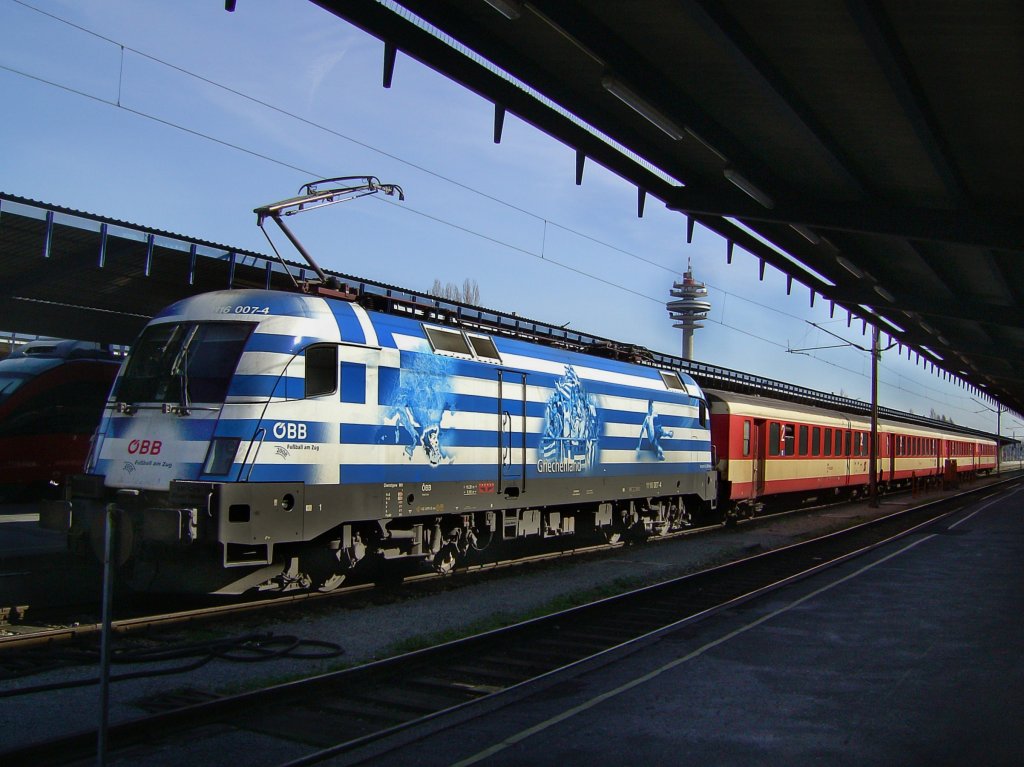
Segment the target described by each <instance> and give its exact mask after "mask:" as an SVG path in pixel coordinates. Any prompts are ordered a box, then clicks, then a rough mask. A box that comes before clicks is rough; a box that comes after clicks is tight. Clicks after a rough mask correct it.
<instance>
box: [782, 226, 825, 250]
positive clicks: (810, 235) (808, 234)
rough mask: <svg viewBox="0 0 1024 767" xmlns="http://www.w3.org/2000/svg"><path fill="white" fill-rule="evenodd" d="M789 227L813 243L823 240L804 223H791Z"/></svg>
mask: <svg viewBox="0 0 1024 767" xmlns="http://www.w3.org/2000/svg"><path fill="white" fill-rule="evenodd" d="M789 228H790V229H792V230H793V231H794V232H796V233H797V234H799V235H800V236H801V237H803V238H804V239H805V240H807V241H808V242H809V243H811V245H817V244H818V243H820V242H821V238H820V237H819V236H818V235H816V234H815V233H814V232H812V231H811V230H810V229H808V228H807V227H806V226H804V225H803V224H790V225H789Z"/></svg>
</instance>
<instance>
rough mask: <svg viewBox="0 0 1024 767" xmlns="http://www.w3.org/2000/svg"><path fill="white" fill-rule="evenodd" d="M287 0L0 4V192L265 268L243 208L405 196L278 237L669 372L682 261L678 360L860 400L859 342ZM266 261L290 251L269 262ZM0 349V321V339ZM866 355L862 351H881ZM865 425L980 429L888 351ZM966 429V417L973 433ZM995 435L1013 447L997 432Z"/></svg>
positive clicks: (615, 190)
mask: <svg viewBox="0 0 1024 767" xmlns="http://www.w3.org/2000/svg"><path fill="white" fill-rule="evenodd" d="M382 60H383V44H382V43H380V42H379V41H378V40H376V39H374V38H372V37H370V36H368V35H366V34H364V33H363V32H361V31H359V30H357V29H355V28H354V27H351V26H349V25H348V24H346V23H345V22H342V21H341V20H339V19H337V18H335V17H334V16H331V15H329V14H327V13H326V12H324V11H322V10H321V9H319V8H318V7H316V6H314V5H313V4H312V3H308V2H304V1H303V0H291V1H290V2H283V1H271V0H239V2H238V9H237V11H236V12H235V13H231V14H229V13H226V12H225V11H224V9H223V3H222V2H219V0H176V1H175V2H173V3H172V2H158V1H157V0H93V1H92V2H88V3H84V2H78V1H76V0H25V2H16V1H15V0H0V94H2V99H3V104H4V105H5V116H4V119H3V120H0V189H2V190H3V191H5V192H9V193H12V194H18V195H22V196H25V197H30V198H34V199H37V200H41V201H44V202H47V203H52V204H57V205H63V206H67V207H71V208H76V209H79V210H84V211H88V212H91V213H98V214H102V215H106V216H112V217H115V218H119V219H123V220H126V221H129V222H132V223H137V224H144V225H148V226H154V227H159V228H162V229H167V230H170V231H174V232H179V233H181V234H185V235H189V236H194V237H200V238H204V239H209V240H213V241H215V242H220V243H224V244H227V245H232V246H235V247H240V248H248V249H252V250H256V251H260V252H268V246H267V243H266V240H265V239H264V237H263V234H262V233H261V232H260V230H259V229H258V228H257V227H256V225H255V216H254V215H253V213H252V210H253V208H255V207H256V206H258V205H260V204H264V203H268V202H272V201H275V200H279V199H283V198H285V197H288V196H291V195H292V194H294V193H295V191H296V190H297V189H298V187H299V186H300V185H301V184H302V183H305V182H306V181H310V180H313V179H314V178H318V177H330V176H341V175H357V174H372V175H375V176H377V177H379V178H380V179H381V181H383V182H386V183H396V184H399V185H401V186H402V187H403V188H404V189H405V192H406V195H407V199H406V201H405V202H404V203H398V202H394V201H392V200H391V199H390V198H389V199H388V200H386V201H385V200H383V199H378V198H366V199H363V200H360V201H356V202H351V203H347V204H345V205H341V206H335V207H332V208H328V209H325V210H322V211H317V212H313V213H309V214H305V215H304V216H302V217H298V218H295V219H292V220H291V222H290V224H291V225H292V228H293V230H294V231H295V232H296V233H297V234H298V236H299V237H300V239H301V240H302V241H303V242H304V244H305V245H306V247H307V248H308V249H309V250H310V251H311V252H312V253H313V255H314V256H315V257H316V258H317V260H318V261H319V262H320V264H321V265H322V266H324V267H325V268H328V269H337V270H339V271H344V272H348V273H352V274H355V275H359V276H364V277H366V278H370V279H375V280H381V281H384V282H389V283H394V284H397V285H401V286H406V287H409V288H412V289H418V290H426V289H428V288H429V287H430V286H431V284H432V283H433V281H434V280H435V279H440V280H441V281H442V282H446V281H449V280H450V281H454V282H456V283H459V284H461V283H462V280H463V279H464V278H466V277H469V278H472V279H475V280H476V281H477V282H478V284H479V286H480V296H481V303H482V304H483V305H484V306H489V307H493V308H496V309H501V310H505V311H515V312H518V313H519V314H521V315H524V316H527V317H532V318H535V319H539V320H544V321H546V322H551V323H556V324H563V323H570V327H572V328H577V329H579V330H583V331H587V332H590V333H595V334H598V335H604V336H608V337H611V338H616V339H621V340H624V341H629V342H632V343H638V344H642V345H644V346H647V347H648V348H651V349H654V350H656V351H664V352H673V353H678V351H679V348H680V335H679V331H677V330H675V329H673V328H672V326H671V323H670V321H669V319H668V314H667V312H666V311H665V308H664V303H665V301H666V300H668V298H669V295H668V291H669V289H670V287H671V283H672V281H673V279H678V278H679V276H680V274H681V272H682V271H683V270H684V269H685V268H686V264H687V260H688V259H689V260H692V263H693V268H694V272H695V274H696V277H697V278H698V279H700V280H702V281H704V282H706V283H707V284H708V287H709V289H710V300H711V302H712V304H713V307H712V310H711V314H710V318H709V321H708V322H707V327H706V328H705V329H704V330H702V331H698V333H697V335H696V339H695V351H696V357H697V358H698V359H699V360H702V361H705V362H709V363H712V364H716V365H722V366H725V367H729V368H735V369H739V370H744V371H747V372H751V373H756V374H759V375H765V376H770V377H773V378H778V379H781V380H784V381H789V382H792V383H796V384H800V385H803V386H809V387H813V388H817V389H821V390H824V391H832V392H836V393H840V392H841V393H844V394H846V395H847V396H853V397H857V398H861V399H865V400H866V399H868V398H869V396H870V359H869V357H868V355H867V354H865V353H864V352H862V351H859V350H857V349H854V348H852V347H847V348H842V349H823V350H818V351H813V352H809V353H808V354H793V353H789V352H788V351H787V348H791V349H805V348H808V347H820V346H828V345H832V344H836V343H839V341H837V340H836V339H835V338H834V337H833V336H831V335H829V334H827V333H825V332H823V331H822V330H819V329H818V328H816V327H814V326H812V325H810V324H809V322H815V323H817V324H818V325H821V326H823V327H824V328H827V329H828V330H829V331H831V332H832V333H837V334H839V335H841V336H843V337H844V338H847V339H849V340H851V341H852V342H854V343H856V344H860V345H862V346H863V345H867V344H868V342H869V341H868V337H867V336H863V335H862V334H861V323H860V322H859V321H857V320H854V323H853V326H852V328H851V329H847V323H846V315H845V313H843V312H840V311H839V310H837V312H836V317H835V318H834V319H831V318H830V317H829V312H828V302H826V301H823V300H821V299H820V298H819V299H818V300H817V302H816V306H815V308H814V309H811V308H810V307H809V300H808V293H807V290H806V288H802V287H800V286H797V285H794V289H793V294H792V296H787V295H786V282H785V277H784V276H783V275H782V274H781V273H779V272H775V271H774V270H773V269H772V268H771V267H769V268H768V269H767V272H766V274H765V279H764V281H763V282H760V281H759V280H758V262H757V260H756V259H755V258H754V257H753V256H751V255H750V254H748V253H746V252H745V251H743V250H741V249H740V248H737V249H736V252H735V257H734V260H733V263H732V265H731V266H730V265H727V264H726V259H725V252H726V245H725V242H724V241H722V240H721V239H720V238H719V237H718V236H717V235H713V234H711V233H710V232H708V231H706V230H702V229H701V228H700V227H699V226H698V227H697V230H696V233H695V237H694V242H693V243H692V244H687V243H686V224H685V219H684V217H683V216H681V215H679V214H677V213H671V212H669V211H667V210H665V209H664V207H663V206H662V205H661V204H660V203H658V202H657V201H656V200H653V199H648V203H647V206H646V210H645V215H644V218H643V219H638V218H637V216H636V189H635V188H634V187H633V186H631V185H629V184H628V183H626V182H624V181H622V180H621V179H619V178H618V177H616V176H614V175H613V174H611V173H609V172H607V171H605V170H604V169H602V168H601V167H599V166H597V165H596V164H594V163H588V164H587V166H586V172H585V176H584V182H583V185H582V186H576V184H575V177H574V173H575V155H574V152H573V150H571V149H569V148H567V147H565V146H563V145H561V144H560V143H558V142H556V141H554V140H553V139H551V138H549V137H547V136H546V135H544V134H543V133H541V132H540V131H538V130H536V129H534V128H532V127H531V126H529V125H526V124H525V123H523V122H522V121H520V120H519V119H517V118H516V117H515V116H514V115H508V117H507V118H506V121H505V131H504V137H503V140H502V143H501V144H500V145H495V144H494V143H493V141H492V117H493V113H492V107H491V105H490V103H489V102H487V101H485V100H484V99H481V98H480V97H478V96H476V95H474V94H472V93H470V92H468V91H465V90H464V89H462V88H460V87H459V86H457V85H455V84H453V83H451V82H450V81H448V80H447V79H446V78H444V77H443V76H441V75H439V74H437V73H436V72H433V71H432V70H430V69H428V68H426V67H424V66H422V65H420V64H419V63H417V62H415V61H413V60H412V59H410V58H408V57H406V56H404V55H402V54H401V53H400V54H399V57H398V62H397V66H396V70H395V76H394V84H393V86H392V88H390V89H384V88H382V87H381V67H382ZM278 246H279V248H282V251H283V252H284V254H285V255H286V257H289V258H297V254H295V253H294V252H292V251H290V250H288V249H287V247H286V243H283V242H281V241H280V240H279V241H278ZM2 329H3V321H2V316H0V330H2ZM883 340H884V337H883ZM879 399H880V402H881V404H883V405H886V406H889V407H894V408H898V409H902V410H913V411H914V412H917V413H924V414H928V413H929V411H930V410H932V409H934V410H935V411H936V412H938V413H942V414H945V415H947V416H949V417H951V418H953V420H955V421H956V422H957V423H961V424H966V425H971V426H975V427H977V428H984V429H987V430H990V431H994V429H995V415H994V413H991V412H989V411H988V410H985V409H984V407H983V406H982V405H981V404H978V403H976V402H974V401H973V400H972V398H971V397H970V396H969V395H968V394H967V393H966V391H965V390H964V389H961V388H959V387H957V386H954V385H952V384H950V383H946V382H944V381H943V380H942V379H941V378H940V377H938V376H937V375H935V374H932V373H925V372H923V371H922V368H920V367H917V366H916V365H915V364H914V363H913V362H912V361H908V360H907V357H906V354H904V356H903V357H902V358H900V357H898V355H897V352H896V350H893V351H890V352H887V353H886V354H884V355H883V360H882V368H881V375H880V388H879ZM978 411H981V412H978ZM1003 426H1004V433H1010V430H1011V429H1012V428H1017V429H1018V432H1019V433H1021V434H1024V427H1022V426H1021V424H1020V423H1019V422H1017V421H1016V420H1015V419H1014V418H1011V417H1004V418H1003Z"/></svg>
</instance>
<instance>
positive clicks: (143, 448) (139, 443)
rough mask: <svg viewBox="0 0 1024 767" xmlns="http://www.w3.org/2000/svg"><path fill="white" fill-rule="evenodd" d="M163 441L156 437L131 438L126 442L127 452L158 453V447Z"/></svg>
mask: <svg viewBox="0 0 1024 767" xmlns="http://www.w3.org/2000/svg"><path fill="white" fill-rule="evenodd" d="M163 446H164V443H163V442H161V441H160V440H158V439H154V440H148V439H133V440H132V441H131V442H129V443H128V452H129V453H130V454H131V455H136V454H137V455H160V449H161V448H162V447H163Z"/></svg>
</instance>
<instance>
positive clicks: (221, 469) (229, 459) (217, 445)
mask: <svg viewBox="0 0 1024 767" xmlns="http://www.w3.org/2000/svg"><path fill="white" fill-rule="evenodd" d="M240 441H241V440H239V439H238V437H217V438H216V439H212V440H210V449H209V450H207V451H206V461H205V462H203V474H227V473H228V472H229V471H231V464H233V463H234V462H235V453H237V452H238V443H239V442H240Z"/></svg>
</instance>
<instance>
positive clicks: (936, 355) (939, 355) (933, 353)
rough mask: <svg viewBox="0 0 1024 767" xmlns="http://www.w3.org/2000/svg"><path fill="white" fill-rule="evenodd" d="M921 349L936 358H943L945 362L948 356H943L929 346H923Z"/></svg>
mask: <svg viewBox="0 0 1024 767" xmlns="http://www.w3.org/2000/svg"><path fill="white" fill-rule="evenodd" d="M921 351H924V352H928V353H929V354H930V355H932V356H933V357H935V358H936V359H939V360H942V361H943V362H945V360H946V358H945V357H943V356H942V355H941V354H937V353H936V352H935V351H934V350H933V349H929V348H928V347H927V346H922V347H921Z"/></svg>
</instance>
